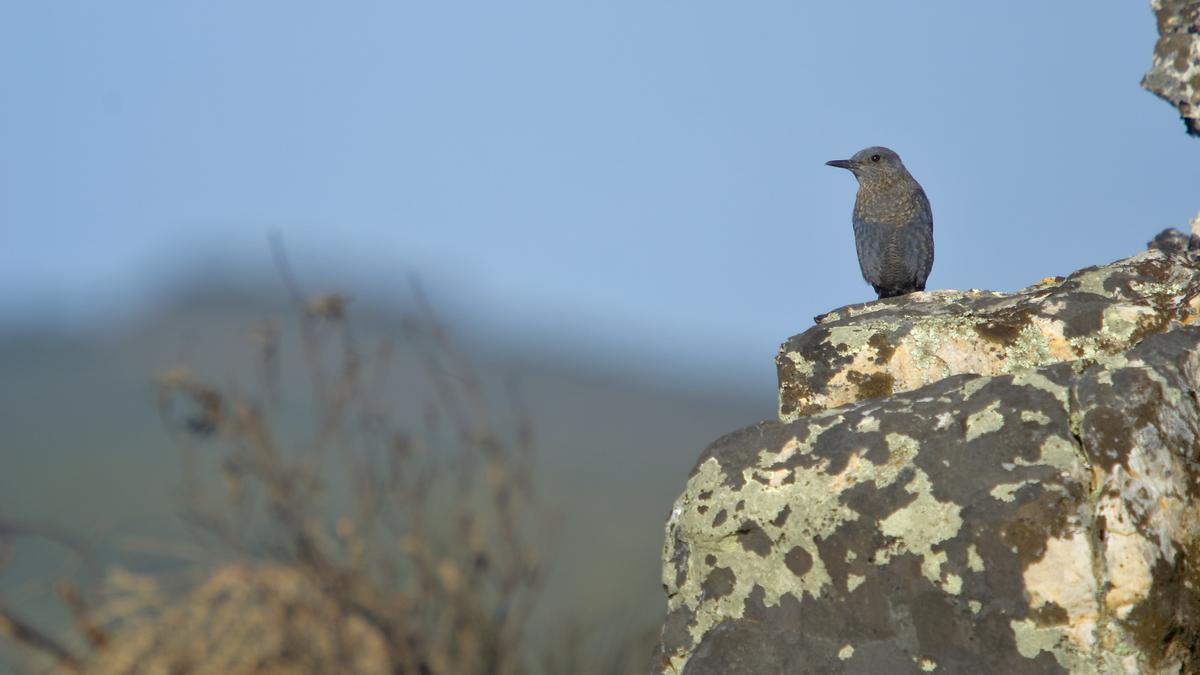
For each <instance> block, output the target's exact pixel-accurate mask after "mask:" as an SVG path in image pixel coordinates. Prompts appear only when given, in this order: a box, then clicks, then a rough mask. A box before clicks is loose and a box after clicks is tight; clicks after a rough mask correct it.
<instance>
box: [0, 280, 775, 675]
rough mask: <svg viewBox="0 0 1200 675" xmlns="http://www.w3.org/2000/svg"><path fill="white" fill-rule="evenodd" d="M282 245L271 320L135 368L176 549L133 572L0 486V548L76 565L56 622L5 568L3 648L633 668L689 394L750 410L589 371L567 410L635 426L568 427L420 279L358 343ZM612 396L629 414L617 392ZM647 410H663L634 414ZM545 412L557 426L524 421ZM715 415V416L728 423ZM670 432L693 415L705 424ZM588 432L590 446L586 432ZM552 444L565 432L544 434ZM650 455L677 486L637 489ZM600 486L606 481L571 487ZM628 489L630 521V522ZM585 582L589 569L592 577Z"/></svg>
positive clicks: (419, 666) (519, 668) (646, 654)
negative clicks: (582, 393) (396, 313)
mask: <svg viewBox="0 0 1200 675" xmlns="http://www.w3.org/2000/svg"><path fill="white" fill-rule="evenodd" d="M280 263H281V273H282V276H283V278H284V280H285V286H286V288H287V290H288V295H289V298H290V306H291V309H290V310H289V311H288V312H287V313H286V315H285V316H284V317H283V318H277V319H274V320H271V319H262V318H259V319H255V320H254V321H252V322H250V323H251V325H253V326H254V328H253V330H252V331H250V338H251V339H250V340H249V341H241V342H240V344H241V347H240V349H238V350H237V353H236V354H233V353H228V354H225V355H223V356H222V357H221V358H218V359H215V360H209V361H208V362H204V359H196V361H199V362H200V363H189V362H187V360H186V359H185V360H184V362H183V363H178V364H175V365H169V366H168V367H167V368H165V369H159V370H158V371H157V374H156V375H155V376H154V377H153V385H152V386H153V394H154V403H155V404H156V406H152V405H151V404H150V402H148V401H147V402H145V403H146V408H147V409H150V410H152V409H155V408H156V409H157V411H158V414H159V417H160V423H159V425H158V427H159V429H160V430H165V431H166V432H167V434H168V435H169V436H170V438H171V439H172V440H173V442H174V445H175V446H176V448H177V451H175V453H174V454H175V456H176V457H177V459H178V461H177V462H176V464H175V466H176V468H177V469H178V473H177V474H176V478H175V479H174V480H173V482H172V486H171V490H172V491H173V492H174V494H173V496H172V499H173V502H174V503H173V504H170V505H168V507H167V508H169V509H170V510H172V511H173V512H175V513H176V514H178V516H179V518H178V519H179V522H181V523H183V524H185V525H186V535H187V542H188V543H187V544H182V543H180V541H179V540H177V539H172V538H169V537H164V538H162V539H160V540H157V541H152V542H149V544H150V545H149V546H148V545H147V542H145V541H143V542H142V543H141V544H140V546H141V548H142V549H143V550H144V549H146V548H157V549H158V550H159V551H160V552H162V551H166V552H168V553H170V552H171V551H173V550H174V551H182V553H180V554H179V555H178V558H180V559H181V560H182V561H183V562H179V563H176V564H171V565H142V566H141V567H143V569H137V567H138V565H130V564H128V563H129V560H121V559H120V558H121V556H113V555H99V556H98V555H96V551H95V550H94V549H95V548H97V547H100V548H103V545H104V542H103V541H101V542H100V543H99V544H97V542H96V541H94V540H95V539H96V537H95V536H94V535H96V534H97V533H95V532H89V531H88V529H89V528H87V527H86V526H85V527H81V528H79V530H77V531H74V532H72V530H71V523H70V522H64V521H69V519H63V518H61V517H60V518H57V519H55V520H56V521H57V522H59V523H62V524H60V525H59V526H57V527H51V526H48V525H45V524H44V523H33V522H31V521H28V520H23V519H22V518H21V517H19V516H18V517H13V516H11V515H10V512H11V511H12V510H13V509H12V502H7V501H3V500H2V498H0V522H2V523H3V525H0V545H2V546H3V548H4V552H5V553H6V558H5V559H12V558H14V557H19V554H18V553H17V552H19V551H21V550H22V549H25V548H29V547H31V546H32V547H37V546H42V547H45V546H58V547H59V548H61V550H62V551H65V553H63V554H62V557H65V558H69V559H71V560H74V561H75V562H74V563H71V564H70V565H69V566H68V567H67V568H66V571H62V569H60V570H59V571H58V572H56V573H53V574H52V576H53V577H54V582H53V596H54V601H55V602H56V603H57V604H58V605H59V606H60V610H61V613H62V614H63V616H65V617H67V619H68V620H67V621H65V622H60V623H69V624H70V625H69V627H66V626H65V625H64V626H56V625H54V622H53V621H51V622H49V623H47V622H45V621H42V622H39V621H36V620H34V619H30V618H29V616H30V614H31V613H30V612H28V611H26V608H25V607H24V606H23V604H24V603H23V602H21V601H20V600H21V598H22V597H24V596H23V595H22V594H21V593H12V592H11V587H6V586H4V585H3V584H2V583H0V617H2V618H0V633H2V634H4V635H6V636H7V637H8V639H9V643H10V645H9V647H10V648H9V649H7V650H6V653H8V654H9V659H10V663H11V665H12V667H13V668H15V669H17V670H18V671H19V672H25V671H27V670H34V669H36V670H40V671H44V672H53V671H66V672H71V671H76V672H90V673H157V672H164V673H166V672H169V673H188V672H194V673H204V672H228V673H234V672H246V673H248V672H256V673H258V672H264V673H267V672H269V673H314V672H320V673H337V672H346V673H351V672H352V673H373V672H389V673H527V672H528V673H538V672H546V673H568V672H569V673H636V672H644V671H645V670H647V669H648V666H649V660H650V658H651V651H652V646H653V642H654V638H655V634H656V629H657V623H656V621H657V616H658V615H657V612H659V611H661V609H660V606H661V604H662V599H661V597H656V591H657V583H656V579H657V575H658V566H657V557H658V541H661V539H660V538H661V525H662V521H663V518H664V517H665V515H666V514H665V505H669V504H670V501H671V499H672V498H673V497H674V496H675V493H676V491H677V490H678V486H679V485H682V481H683V479H684V477H685V475H686V471H687V470H688V468H690V462H691V461H693V458H694V456H695V454H696V453H697V452H698V451H699V446H698V444H697V442H696V440H695V438H689V437H687V434H685V433H681V432H682V431H683V430H682V429H681V427H683V426H684V425H682V424H680V423H679V421H680V420H686V421H689V422H690V421H691V420H693V419H695V418H696V410H697V408H698V407H701V406H704V405H707V406H709V407H715V408H718V409H721V410H725V411H727V412H728V414H729V415H743V416H746V417H747V418H748V417H749V414H747V413H746V410H748V409H750V408H752V407H753V406H752V405H751V404H748V403H747V404H743V405H742V406H740V407H736V409H733V410H730V408H731V406H728V405H724V404H722V403H720V402H713V401H707V402H703V403H701V402H698V401H688V402H686V403H685V404H681V403H680V402H679V401H662V402H661V403H660V405H659V406H658V408H655V407H654V406H649V407H647V406H646V405H645V404H644V402H645V400H647V396H648V395H647V394H646V393H645V392H620V391H616V392H614V389H619V386H618V385H616V384H614V383H613V382H612V381H607V382H603V383H602V384H600V385H598V388H599V389H601V390H603V391H602V393H601V394H600V396H599V398H600V400H603V401H606V402H608V403H610V404H611V405H612V407H611V408H610V409H608V410H604V409H601V408H600V407H599V406H596V405H592V406H590V407H589V409H588V410H587V411H586V414H587V415H588V417H589V419H590V420H591V421H592V422H594V423H597V424H598V425H599V426H600V427H611V426H616V427H622V426H624V425H625V424H627V425H628V429H624V431H625V432H626V433H627V434H628V436H629V437H630V438H636V439H638V441H639V442H641V443H644V444H645V445H640V446H638V445H634V446H633V447H629V446H630V443H629V441H628V439H626V440H624V441H623V442H621V443H613V442H612V441H611V440H606V439H605V438H604V435H603V434H604V433H612V431H611V430H607V431H603V432H597V433H592V434H590V436H591V437H590V438H589V432H588V430H587V427H586V426H585V425H583V424H580V423H577V420H573V419H571V414H564V410H563V409H561V408H560V409H555V407H554V404H555V403H557V404H559V405H562V404H563V401H564V400H567V399H569V397H566V398H564V396H563V395H562V393H561V384H559V385H557V386H558V387H559V389H560V391H558V392H557V393H555V394H554V395H552V396H550V397H549V398H550V399H551V400H550V401H546V402H545V403H544V404H543V403H542V400H541V399H542V398H543V397H544V393H540V394H539V391H540V390H541V389H544V387H540V386H538V385H537V384H536V382H537V380H538V377H539V376H540V377H543V378H544V377H545V375H544V374H541V375H538V374H535V375H534V376H533V377H532V378H528V377H527V378H524V379H523V378H520V377H515V376H513V374H512V372H511V370H509V371H508V372H503V371H498V372H495V373H491V374H485V373H483V372H482V371H483V370H486V369H481V368H479V367H477V365H476V364H475V363H474V354H473V353H472V352H471V351H470V350H465V349H462V348H460V347H458V346H456V344H455V343H454V342H453V341H452V340H451V339H450V338H449V336H448V333H447V330H446V328H445V327H444V325H443V324H442V322H441V321H440V320H439V318H438V317H436V316H435V315H434V313H433V311H432V310H431V309H430V307H429V303H427V302H425V301H424V299H423V296H422V294H421V293H420V291H419V289H415V291H414V297H415V298H416V301H415V302H414V304H413V306H412V307H411V308H409V309H407V310H406V311H404V312H403V313H402V318H401V320H400V321H399V323H398V325H395V326H392V327H391V328H392V329H393V330H383V331H379V330H376V331H368V332H367V333H366V334H364V335H370V337H365V336H360V334H359V332H360V326H361V324H360V322H359V321H357V319H355V320H352V317H351V316H350V304H349V303H348V300H347V299H346V298H344V297H342V296H340V295H336V294H327V295H315V296H314V295H309V294H306V293H304V292H302V291H301V289H300V288H299V286H298V285H297V283H296V282H295V280H294V279H293V278H292V275H291V273H290V271H289V270H288V269H287V266H286V261H284V260H283V259H282V257H281V258H280ZM254 314H255V312H250V313H248V315H247V316H252V315H254ZM245 324H246V321H239V322H237V323H236V325H240V326H244V325H245ZM2 362H3V360H2V359H0V363H2ZM493 370H494V369H493ZM74 375H75V376H76V377H80V373H79V371H78V370H76V371H74ZM568 379H571V378H568ZM531 380H532V381H533V382H534V383H535V385H534V386H532V387H530V386H528V385H529V383H530V381H531ZM573 386H577V384H576V385H573ZM593 386H597V385H593ZM531 392H532V393H533V394H534V395H533V397H532V398H534V399H535V402H534V404H533V405H531V404H530V403H529V401H528V400H527V399H528V398H530V393H531ZM622 393H624V394H626V395H627V397H628V398H629V399H630V402H629V403H628V404H626V405H629V406H632V407H635V408H638V409H640V410H641V414H642V415H643V419H640V420H639V419H638V415H637V414H636V413H634V414H629V413H628V412H625V411H624V410H623V409H622V408H621V405H622V404H621V403H619V402H618V401H619V400H620V398H622V396H621V394H622ZM614 396H615V397H616V400H613V401H609V399H610V398H613V397H614ZM35 398H36V397H35ZM665 398H667V397H664V396H663V395H662V394H656V395H653V396H649V399H650V400H658V399H665ZM98 405H103V403H102V402H98ZM546 410H548V411H549V413H550V414H549V415H548V417H540V415H541V414H542V413H543V411H546ZM662 413H666V414H662ZM656 414H658V416H659V417H660V418H661V419H658V420H657V421H658V422H660V423H662V424H663V428H655V427H654V426H653V425H648V424H647V420H646V419H645V418H646V417H647V416H648V417H649V418H651V419H653V418H654V417H655V415H656ZM673 417H674V418H675V419H672V418H673ZM710 417H711V416H710ZM606 418H607V419H606ZM543 419H550V420H551V424H550V425H549V426H550V428H551V431H552V433H550V434H542V433H541V430H542V428H541V424H542V421H541V420H543ZM614 419H615V420H616V421H615V423H614V421H613V420H614ZM744 419H745V418H744ZM739 421H742V420H739ZM746 421H749V420H748V419H746ZM711 424H712V425H713V426H715V427H722V426H724V427H728V426H729V425H730V423H729V418H728V417H726V418H714V419H712V420H711ZM563 425H565V426H566V427H567V428H566V430H565V431H558V432H557V433H554V428H555V427H556V426H559V427H561V426H563ZM688 431H689V432H690V433H691V434H693V435H707V434H708V433H709V432H708V431H706V429H705V427H704V425H703V424H699V425H697V428H696V429H692V430H688ZM581 432H582V433H581ZM672 433H674V436H672ZM535 436H536V437H538V439H539V443H537V444H536V445H537V446H538V447H536V448H535ZM544 436H548V437H549V438H550V439H551V444H550V445H549V446H548V445H547V443H546V442H545V440H544V438H543V437H544ZM664 439H668V440H667V441H666V443H664ZM597 441H599V443H600V447H601V448H602V449H604V450H605V451H607V452H609V453H610V454H609V455H608V456H605V455H602V454H600V453H597V452H595V451H591V449H590V447H589V446H595V445H596V443H597ZM568 443H570V444H572V445H575V446H577V447H576V448H571V447H559V446H565V445H566V444H568ZM606 443H607V444H606ZM672 443H674V444H675V445H674V446H673V447H672ZM581 449H582V450H581ZM650 453H658V456H654V455H653V454H650ZM630 460H634V461H633V463H631V462H630ZM622 463H625V466H622ZM598 468H600V469H601V470H597V469H598ZM647 469H649V470H647ZM604 470H608V471H609V473H607V474H606V473H604ZM656 472H657V475H659V476H670V477H671V479H670V480H669V481H663V480H659V481H658V482H653V481H651V482H650V483H646V482H645V481H646V480H647V476H653V475H655V474H656ZM130 473H131V474H132V475H130V476H129V477H128V478H129V480H128V481H127V482H126V483H125V484H124V485H121V486H118V485H110V486H107V488H108V489H109V490H132V491H134V492H137V491H142V492H144V493H145V494H146V495H147V496H146V497H145V498H146V499H149V495H150V494H152V493H154V490H151V489H149V486H147V485H146V484H144V483H143V481H149V482H150V483H151V485H155V486H157V487H161V484H160V483H161V482H162V481H161V478H155V477H154V476H151V475H149V474H150V472H148V471H147V472H146V473H145V474H141V473H140V472H138V471H133V472H130ZM9 475H10V476H11V475H14V474H9ZM593 484H595V485H598V486H599V489H598V490H597V491H598V493H599V495H600V497H599V498H597V496H595V494H590V493H589V488H591V487H592V485H593ZM579 485H583V486H585V487H583V488H579V487H576V486H579ZM614 486H615V488H616V490H615V491H614V489H613V488H614ZM11 494H20V493H19V491H13V492H10V495H11ZM25 501H26V502H28V501H29V500H28V499H26V500H25ZM571 502H587V506H586V509H585V512H586V514H587V517H588V518H590V520H586V519H583V520H586V522H580V521H581V519H578V518H574V517H573V512H572V508H576V509H577V508H579V504H571ZM564 503H568V505H569V506H570V507H571V508H564V506H563V505H564ZM646 503H654V504H661V505H663V506H660V507H659V508H658V510H653V509H646V508H645V504H646ZM155 508H159V507H158V506H155ZM631 508H632V509H635V513H636V514H637V519H636V520H637V521H638V522H632V521H631V520H630V518H628V516H627V515H626V514H627V513H628V512H629V509H631ZM622 509H625V511H624V512H623V511H622ZM27 512H28V510H27ZM576 512H577V511H576ZM595 523H599V524H601V526H600V527H592V526H591V525H592V524H595ZM609 525H611V526H612V529H611V530H606V529H605V527H606V526H609ZM99 534H100V535H101V536H100V539H102V540H103V539H104V536H103V533H99ZM656 539H657V540H658V541H655V540H656ZM32 542H37V543H32ZM564 542H565V543H566V545H564ZM648 542H649V545H647V543H648ZM589 544H590V545H591V546H592V548H588V545H589ZM626 547H630V548H634V549H636V556H634V555H633V554H629V553H628V552H627V551H626ZM197 549H198V550H199V551H201V552H202V553H201V554H199V555H197V553H196V550H197ZM597 551H599V552H600V555H599V556H598V555H597ZM605 556H606V557H605ZM134 557H135V558H136V556H134ZM634 557H636V559H637V560H638V564H637V565H636V566H635V567H630V563H629V562H628V561H629V560H631V559H632V558H634ZM5 559H0V561H3V560H5ZM6 571H7V570H6V569H0V582H2V581H3V576H4V575H5V572H6ZM598 575H603V576H604V579H603V582H604V583H603V587H602V588H593V587H595V586H597V584H596V583H595V582H596V579H597V577H598ZM42 576H45V575H42ZM43 581H44V579H43ZM27 595H28V594H25V596H27ZM596 597H608V598H612V599H614V602H613V603H611V604H609V605H604V604H601V603H598V602H594V601H591V600H592V599H594V598H596ZM10 598H17V600H18V601H16V602H14V601H11V600H10ZM581 599H582V601H581ZM647 607H649V608H651V609H650V610H649V611H647V609H646V608H647ZM32 614H37V613H36V612H33V613H32ZM12 645H16V647H15V648H13V647H12Z"/></svg>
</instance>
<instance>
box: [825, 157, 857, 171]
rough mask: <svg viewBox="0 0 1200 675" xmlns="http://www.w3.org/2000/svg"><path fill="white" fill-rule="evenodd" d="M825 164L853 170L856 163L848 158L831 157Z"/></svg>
mask: <svg viewBox="0 0 1200 675" xmlns="http://www.w3.org/2000/svg"><path fill="white" fill-rule="evenodd" d="M825 165H826V166H836V167H837V168H839V169H849V170H851V171H853V170H854V169H853V166H854V163H853V162H851V161H850V160H848V159H831V160H829V161H828V162H825Z"/></svg>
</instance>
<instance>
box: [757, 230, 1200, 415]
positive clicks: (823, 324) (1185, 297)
mask: <svg viewBox="0 0 1200 675" xmlns="http://www.w3.org/2000/svg"><path fill="white" fill-rule="evenodd" d="M1161 236H1162V235H1160V237H1161ZM1180 236H1181V237H1185V240H1186V236H1185V235H1182V234H1181V235H1180ZM1197 271H1200V267H1198V266H1197V264H1196V261H1195V260H1194V259H1193V257H1192V256H1191V255H1190V254H1189V253H1188V252H1187V251H1186V245H1185V247H1184V250H1182V251H1180V250H1177V249H1175V248H1172V249H1170V250H1162V248H1160V247H1156V248H1153V249H1151V250H1148V251H1145V252H1143V253H1141V254H1139V255H1136V256H1133V257H1132V258H1127V259H1125V260H1120V261H1118V262H1115V263H1112V264H1110V265H1106V266H1103V267H1090V268H1087V269H1084V270H1080V271H1078V272H1076V273H1074V274H1072V275H1070V276H1068V277H1066V278H1061V277H1060V278H1056V279H1047V280H1045V281H1043V282H1042V283H1040V284H1037V285H1034V286H1031V287H1029V288H1026V289H1024V290H1022V291H1018V292H1016V293H1011V294H1004V293H990V292H982V291H967V292H962V291H932V292H927V293H913V294H911V295H906V296H903V297H900V298H895V299H890V300H882V301H877V302H869V303H864V304H859V305H850V306H848V307H843V308H842V309H839V310H836V311H834V312H830V313H829V314H826V315H824V316H821V317H818V318H817V325H816V326H814V327H813V328H811V329H809V330H807V331H805V332H804V333H802V334H800V335H797V336H795V337H793V338H791V339H790V340H788V341H787V342H786V343H784V345H783V346H782V347H781V348H780V350H779V355H778V356H777V357H776V359H775V361H776V365H777V367H778V372H779V416H780V419H781V420H783V421H785V422H787V421H792V420H795V419H798V418H800V417H802V416H804V415H809V414H812V413H814V412H817V411H820V410H825V409H828V408H834V407H837V406H840V405H844V404H846V403H852V402H855V401H861V400H865V399H872V398H879V397H882V396H888V395H890V394H894V393H899V392H904V391H911V390H913V389H916V388H918V387H921V386H924V385H926V384H929V383H931V382H936V381H938V380H941V379H943V378H945V377H949V376H951V375H960V374H965V373H971V374H977V375H999V374H1003V373H1013V372H1020V371H1023V370H1028V369H1030V368H1037V367H1040V366H1046V365H1050V364H1053V363H1059V362H1064V361H1073V360H1076V359H1096V358H1098V357H1101V356H1104V355H1108V354H1118V353H1120V352H1123V351H1125V350H1126V349H1128V348H1129V347H1131V346H1132V345H1135V344H1137V343H1138V342H1139V341H1140V340H1142V339H1143V338H1144V337H1146V336H1147V335H1150V334H1153V333H1157V332H1160V331H1162V330H1164V329H1166V327H1167V326H1168V325H1170V323H1171V322H1172V321H1181V322H1184V323H1187V322H1190V321H1192V320H1194V319H1195V318H1196V316H1197V315H1198V311H1200V276H1198V275H1197Z"/></svg>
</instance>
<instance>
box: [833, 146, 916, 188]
mask: <svg viewBox="0 0 1200 675" xmlns="http://www.w3.org/2000/svg"><path fill="white" fill-rule="evenodd" d="M825 163H826V164H828V165H829V166H836V167H837V168H839V169H848V170H850V171H851V172H852V173H854V176H855V177H856V178H858V180H859V181H860V182H861V181H873V180H880V181H887V180H891V179H892V178H896V177H899V176H903V175H904V174H906V173H908V170H907V169H905V168H904V163H903V162H901V161H900V155H897V154H896V153H895V152H894V151H893V150H891V149H889V148H885V147H883V146H879V145H875V146H871V147H869V148H863V149H862V150H859V151H858V152H856V153H854V156H853V157H851V158H850V159H835V160H831V161H828V162H825Z"/></svg>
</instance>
